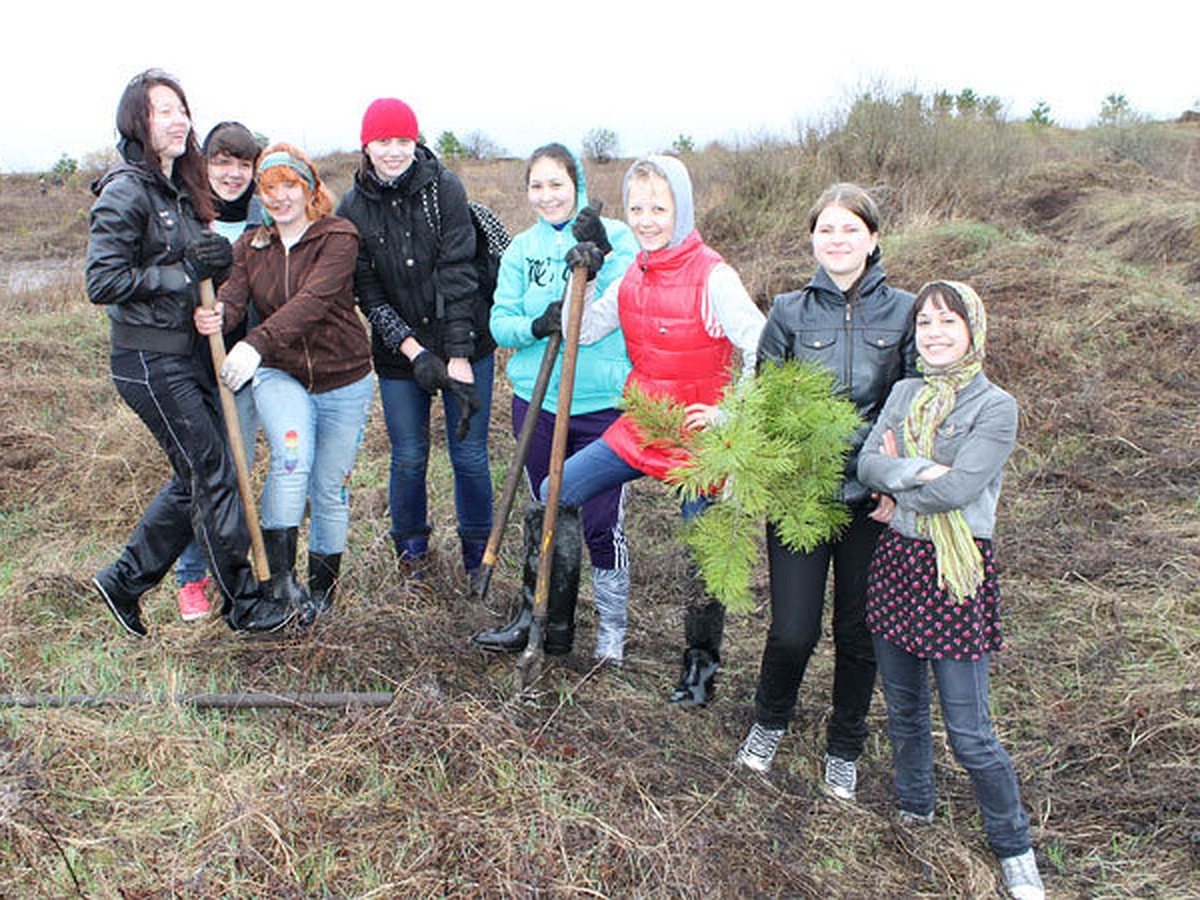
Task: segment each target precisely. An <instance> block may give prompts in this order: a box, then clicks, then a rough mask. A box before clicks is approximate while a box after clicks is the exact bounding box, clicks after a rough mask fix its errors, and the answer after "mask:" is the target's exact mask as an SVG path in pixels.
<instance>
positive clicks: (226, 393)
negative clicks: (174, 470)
mask: <svg viewBox="0 0 1200 900" xmlns="http://www.w3.org/2000/svg"><path fill="white" fill-rule="evenodd" d="M216 303H217V296H216V292H215V291H213V284H212V280H211V279H208V278H205V279H204V280H203V281H201V282H200V305H201V306H203V307H204V308H205V309H212V308H213V307H214V306H216ZM208 348H209V350H210V351H211V353H212V361H213V372H214V373H215V374H216V376H217V388H218V391H219V392H220V395H221V411H222V412H223V413H224V414H225V433H226V434H227V435H228V436H229V449H230V450H231V451H232V452H233V464H234V468H236V469H237V482H238V493H239V494H240V495H241V497H242V506H243V507H245V510H246V526H247V527H248V528H249V529H250V550H251V552H252V558H251V560H250V562H251V565H252V567H253V570H254V577H255V578H257V579H258V581H259V583H260V584H267V583H268V582H270V580H271V567H270V565H269V564H268V563H267V548H266V545H265V544H264V543H263V536H262V528H261V527H259V524H258V506H257V504H256V503H255V502H254V490H253V488H252V486H251V484H250V467H249V466H247V465H246V446H245V444H244V443H243V441H242V429H241V428H240V427H239V425H238V414H237V401H236V400H234V399H233V391H231V390H230V389H229V388H227V387H225V384H224V382H222V381H221V375H220V372H221V365H222V364H223V363H224V362H225V338H224V337H223V336H222V335H221V333H220V332H217V333H215V334H210V335H209V336H208Z"/></svg>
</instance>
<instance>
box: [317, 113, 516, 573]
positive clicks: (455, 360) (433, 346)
mask: <svg viewBox="0 0 1200 900" xmlns="http://www.w3.org/2000/svg"><path fill="white" fill-rule="evenodd" d="M360 139H361V145H362V162H361V165H360V168H359V171H358V173H357V175H356V176H355V179H354V186H353V187H352V188H351V189H350V190H349V191H348V192H347V193H346V196H345V197H343V198H342V202H341V204H340V205H339V206H338V215H341V216H345V217H346V218H348V219H350V220H351V221H352V222H354V224H355V225H356V226H358V231H359V234H360V235H362V247H361V250H360V251H359V256H358V266H357V270H356V272H355V293H356V294H357V295H358V302H359V305H360V306H361V308H362V311H363V313H364V314H365V315H366V317H367V320H368V321H369V322H370V323H371V332H372V335H371V353H372V357H373V359H374V363H375V371H376V373H377V374H378V376H379V394H380V398H381V400H382V402H383V414H384V418H385V420H386V422H387V429H388V437H389V439H390V441H391V445H392V459H391V483H390V487H389V491H388V505H389V507H390V508H391V513H392V539H393V541H394V542H395V545H396V553H397V555H398V556H399V558H400V560H401V561H402V563H404V564H405V567H406V569H408V571H409V572H410V573H411V574H413V575H414V576H416V577H420V575H421V565H422V562H423V560H424V559H425V555H426V553H427V551H428V549H429V534H430V532H431V531H432V526H431V524H430V521H429V516H428V504H427V500H426V491H425V472H426V467H427V465H428V461H429V443H430V440H429V413H430V406H431V403H432V400H433V398H434V397H435V396H436V395H437V394H438V392H439V391H440V392H441V393H442V397H443V404H444V410H445V418H446V443H447V447H448V450H449V453H450V462H451V464H452V465H453V468H454V498H455V509H456V512H457V518H458V536H459V539H460V541H461V544H462V555H463V564H464V567H465V568H466V571H467V574H468V575H472V574H474V573H475V572H477V571H478V569H479V564H480V560H481V558H482V556H483V550H484V547H485V546H486V544H487V538H488V534H489V532H490V531H491V528H492V479H491V471H490V468H489V465H488V452H487V434H488V419H489V414H490V411H491V405H492V375H493V359H492V351H493V350H494V349H495V346H496V345H495V342H494V341H493V340H492V337H491V333H490V332H489V330H488V314H489V308H488V302H487V300H486V298H483V297H481V296H480V291H479V283H478V276H477V274H476V269H475V266H474V257H475V228H474V225H473V224H472V221H471V214H470V211H469V209H468V207H467V195H466V191H465V190H464V189H463V186H462V183H461V182H460V181H459V180H458V177H457V176H455V175H454V173H453V172H451V171H450V170H448V169H446V168H445V167H444V166H443V165H442V164H441V163H440V162H438V160H437V158H436V157H435V156H434V155H433V153H432V152H431V151H430V150H429V149H428V148H427V147H426V146H425V145H424V144H422V143H421V142H420V132H419V131H418V128H417V117H416V115H415V114H414V113H413V111H412V108H411V107H410V106H409V105H408V104H407V103H405V102H403V101H402V100H396V99H394V98H381V99H379V100H375V101H374V102H373V103H371V105H370V106H368V107H367V111H366V113H364V115H363V120H362V131H361V134H360Z"/></svg>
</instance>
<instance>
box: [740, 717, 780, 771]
mask: <svg viewBox="0 0 1200 900" xmlns="http://www.w3.org/2000/svg"><path fill="white" fill-rule="evenodd" d="M783 731H784V730H783V729H782V728H765V727H763V726H762V725H759V724H758V723H757V722H755V723H754V724H753V725H751V726H750V733H749V734H748V735H746V740H745V741H743V742H742V748H741V749H740V750H738V754H737V761H738V762H739V763H741V764H742V765H743V766H745V767H746V768H747V769H753V770H754V771H755V772H758V773H760V774H766V772H767V770H768V769H770V768H771V761H772V760H773V759H775V751H776V750H778V749H779V741H780V739H781V738H782V737H783Z"/></svg>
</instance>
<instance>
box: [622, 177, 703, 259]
mask: <svg viewBox="0 0 1200 900" xmlns="http://www.w3.org/2000/svg"><path fill="white" fill-rule="evenodd" d="M641 163H646V164H648V165H649V166H650V167H651V168H652V169H654V170H655V171H656V172H658V174H659V175H661V176H662V177H663V178H664V179H665V180H666V182H667V186H668V187H669V188H670V189H671V198H672V199H673V200H674V201H675V227H674V229H672V231H671V240H670V241H669V242H668V243H667V246H668V247H677V246H679V245H680V244H682V243H683V239H684V238H686V237H687V236H688V235H689V234H691V233H692V232H693V231H694V230H695V228H696V209H695V205H694V203H693V201H692V179H691V176H689V175H688V170H687V166H685V165H684V164H683V163H682V162H680V161H679V160H678V159H676V158H675V157H674V156H659V155H655V156H644V157H642V158H641V159H639V160H637V161H636V162H635V163H634V164H633V165H632V166H630V167H629V169H628V170H627V171H626V172H625V179H624V181H623V182H622V183H621V203H622V205H624V206H625V207H628V206H629V178H630V176H631V175H632V174H633V170H634V169H635V168H636V167H637V166H638V165H640V164H641Z"/></svg>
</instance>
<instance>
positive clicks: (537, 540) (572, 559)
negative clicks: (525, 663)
mask: <svg viewBox="0 0 1200 900" xmlns="http://www.w3.org/2000/svg"><path fill="white" fill-rule="evenodd" d="M544 513H545V506H544V505H543V504H541V503H531V504H530V505H529V506H527V507H526V508H525V571H524V577H523V579H522V584H521V605H520V606H519V607H518V608H517V611H516V613H514V615H513V617H512V619H511V620H510V621H509V622H508V624H507V625H504V626H502V627H500V628H494V629H492V630H491V631H481V632H479V633H478V634H477V635H475V636H474V637H473V638H471V641H472V642H473V643H474V644H475V645H476V646H477V647H482V648H483V649H484V650H493V651H497V652H501V653H520V652H521V651H522V650H524V649H525V646H526V644H528V643H529V626H530V625H531V624H532V623H533V598H534V594H535V592H536V591H537V574H538V561H539V559H540V556H541V544H542V516H543V515H544ZM582 545H583V534H582V530H581V528H580V524H579V507H577V506H571V507H568V506H562V507H559V510H558V524H557V525H556V526H555V539H554V562H553V563H552V565H551V568H550V590H549V596H548V597H547V600H546V632H547V633H546V641H545V644H544V647H545V651H546V652H547V653H549V654H551V655H556V654H559V655H560V654H563V653H569V652H571V644H572V640H573V638H574V636H575V600H576V598H577V597H578V596H579V568H580V551H581V548H582Z"/></svg>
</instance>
